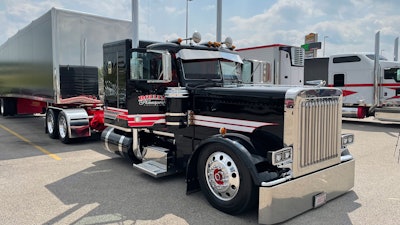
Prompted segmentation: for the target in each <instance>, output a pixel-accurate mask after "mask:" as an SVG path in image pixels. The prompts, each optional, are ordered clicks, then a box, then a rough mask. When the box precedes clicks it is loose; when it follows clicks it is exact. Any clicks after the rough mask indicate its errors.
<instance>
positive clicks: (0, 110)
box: [0, 98, 5, 116]
mask: <svg viewBox="0 0 400 225" xmlns="http://www.w3.org/2000/svg"><path fill="white" fill-rule="evenodd" d="M0 115H2V116H5V115H4V100H3V99H2V98H1V99H0Z"/></svg>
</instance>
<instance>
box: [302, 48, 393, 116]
mask: <svg viewBox="0 0 400 225" xmlns="http://www.w3.org/2000/svg"><path fill="white" fill-rule="evenodd" d="M375 55H377V54H375V53H349V54H335V55H331V56H329V57H323V58H311V59H306V61H305V68H304V76H305V80H306V81H308V80H325V81H326V85H327V86H329V87H336V88H340V89H341V90H342V92H343V114H342V115H343V117H354V118H365V117H367V116H374V117H375V118H376V119H378V120H386V121H397V122H398V121H400V63H399V62H395V61H388V60H387V59H386V58H384V57H382V56H379V58H377V59H376V60H377V65H378V66H377V67H376V66H375Z"/></svg>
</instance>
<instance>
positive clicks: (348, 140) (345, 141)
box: [342, 134, 354, 146]
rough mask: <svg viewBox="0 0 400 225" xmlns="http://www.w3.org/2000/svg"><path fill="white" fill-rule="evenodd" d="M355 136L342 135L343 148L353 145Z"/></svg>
mask: <svg viewBox="0 0 400 225" xmlns="http://www.w3.org/2000/svg"><path fill="white" fill-rule="evenodd" d="M353 142H354V134H342V146H346V145H349V144H353Z"/></svg>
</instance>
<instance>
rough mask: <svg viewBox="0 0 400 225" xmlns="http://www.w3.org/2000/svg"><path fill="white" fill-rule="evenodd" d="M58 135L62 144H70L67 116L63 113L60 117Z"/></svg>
mask: <svg viewBox="0 0 400 225" xmlns="http://www.w3.org/2000/svg"><path fill="white" fill-rule="evenodd" d="M58 134H59V136H60V140H61V142H62V143H64V144H68V143H69V142H70V140H71V139H70V138H69V134H68V121H67V116H66V115H65V113H64V112H62V111H61V112H60V114H59V115H58Z"/></svg>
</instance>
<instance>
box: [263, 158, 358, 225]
mask: <svg viewBox="0 0 400 225" xmlns="http://www.w3.org/2000/svg"><path fill="white" fill-rule="evenodd" d="M354 168H355V161H354V160H350V161H347V162H343V163H340V164H338V165H335V166H332V167H329V168H327V169H324V170H321V171H318V172H315V173H312V174H308V175H305V176H303V177H300V178H297V179H293V180H290V181H288V182H285V183H281V184H278V185H276V186H273V187H260V188H259V193H260V196H259V204H258V222H259V223H260V224H275V223H280V222H283V221H285V220H288V219H290V218H292V217H294V216H297V215H299V214H301V213H303V212H305V211H307V210H310V209H312V208H314V197H315V196H317V195H318V194H320V193H326V201H329V200H332V199H334V198H336V197H338V196H340V195H342V194H344V193H346V192H347V191H349V190H350V189H351V188H352V187H353V186H354Z"/></svg>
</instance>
